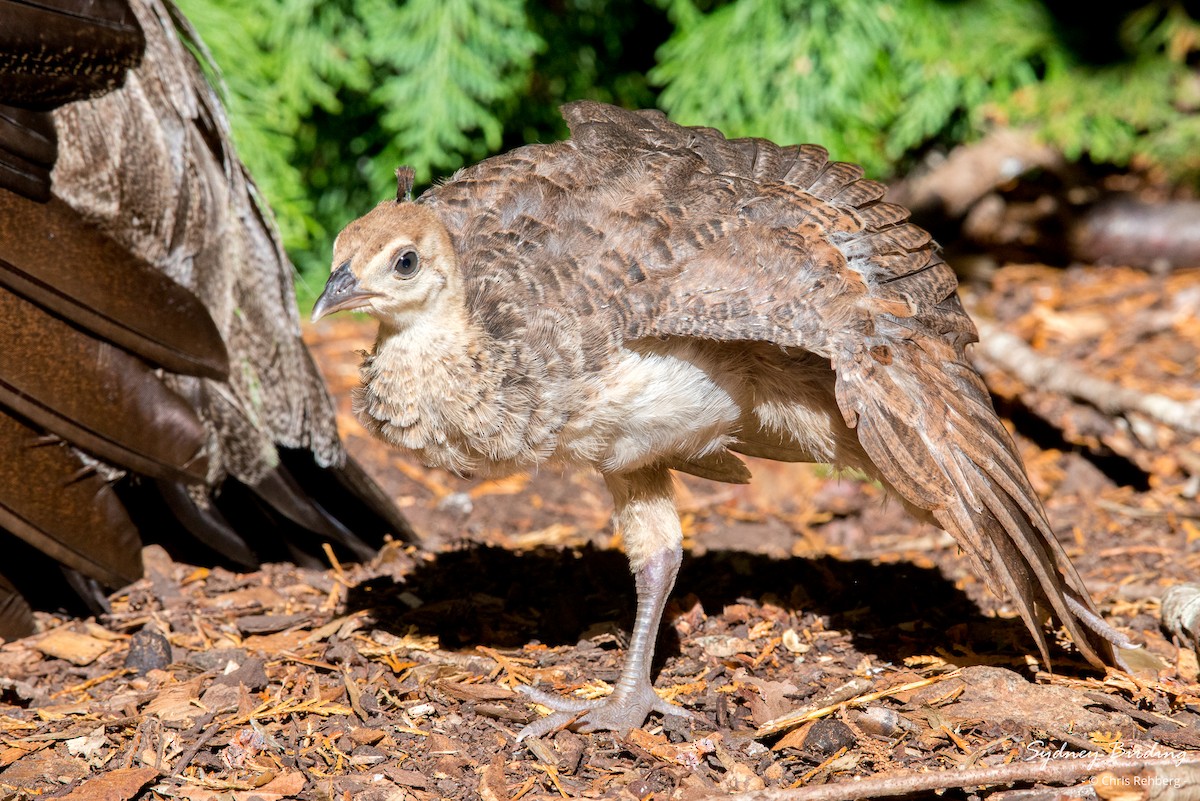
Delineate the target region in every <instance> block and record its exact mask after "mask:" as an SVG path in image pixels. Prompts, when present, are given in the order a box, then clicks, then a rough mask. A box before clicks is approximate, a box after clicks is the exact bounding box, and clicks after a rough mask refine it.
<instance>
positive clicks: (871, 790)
mask: <svg viewBox="0 0 1200 801" xmlns="http://www.w3.org/2000/svg"><path fill="white" fill-rule="evenodd" d="M1182 765H1200V761H1197V760H1176V759H1119V758H1105V757H1099V756H1096V757H1093V756H1089V757H1086V758H1083V759H1076V760H1070V761H1059V762H1051V761H1042V762H1013V763H1010V764H1008V765H997V766H996V767H991V768H971V769H969V770H942V771H936V772H933V773H915V772H904V773H893V774H890V775H886V776H878V777H875V778H871V779H860V780H850V781H844V782H838V783H837V784H823V785H820V786H818V787H800V788H796V789H770V790H756V791H754V792H750V793H736V794H734V795H710V796H704V798H712V799H717V798H721V799H724V801H857V800H858V799H872V798H894V797H896V796H902V795H911V794H914V793H928V792H931V791H934V790H949V789H951V788H966V787H981V786H987V785H999V784H1013V783H1016V782H1040V783H1053V784H1067V783H1069V782H1078V781H1080V780H1082V779H1086V778H1088V777H1090V776H1094V775H1096V774H1098V773H1103V772H1105V771H1112V770H1121V771H1140V770H1144V769H1146V768H1151V767H1157V766H1182Z"/></svg>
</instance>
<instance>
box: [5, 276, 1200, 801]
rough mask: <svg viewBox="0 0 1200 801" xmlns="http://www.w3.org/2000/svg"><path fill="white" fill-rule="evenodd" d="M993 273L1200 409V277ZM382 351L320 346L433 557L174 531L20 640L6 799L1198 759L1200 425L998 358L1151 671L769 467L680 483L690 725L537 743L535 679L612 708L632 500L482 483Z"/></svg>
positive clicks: (958, 562)
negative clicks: (384, 426)
mask: <svg viewBox="0 0 1200 801" xmlns="http://www.w3.org/2000/svg"><path fill="white" fill-rule="evenodd" d="M994 286H995V289H993V290H991V291H989V292H987V293H983V292H975V293H974V294H973V295H972V297H971V298H970V299H969V300H970V301H971V303H972V305H973V307H974V308H975V309H976V310H977V311H978V312H980V313H982V314H986V315H988V316H989V317H991V318H992V319H995V320H997V321H998V322H999V323H1000V324H1002V325H1003V326H1004V327H1005V329H1007V330H1009V331H1012V332H1014V333H1017V334H1018V335H1020V336H1022V337H1023V338H1025V339H1026V340H1027V341H1029V342H1031V343H1032V344H1033V345H1034V346H1035V347H1036V348H1038V349H1039V352H1042V353H1045V354H1048V355H1050V356H1052V357H1053V358H1061V359H1064V360H1069V361H1070V363H1072V364H1076V365H1083V366H1084V367H1085V368H1086V369H1088V370H1090V371H1092V372H1093V373H1094V374H1096V375H1097V376H1100V377H1102V378H1105V379H1106V380H1112V381H1114V382H1121V383H1124V384H1126V385H1129V386H1137V387H1144V388H1146V389H1147V391H1159V392H1162V393H1164V394H1167V395H1169V396H1171V397H1175V398H1178V399H1180V400H1185V401H1186V400H1188V399H1189V398H1191V399H1194V398H1196V397H1197V393H1196V389H1197V375H1200V328H1198V326H1197V324H1196V322H1195V319H1196V318H1195V316H1194V315H1191V316H1189V315H1187V314H1176V315H1175V316H1173V317H1172V316H1170V315H1169V314H1168V315H1167V316H1164V315H1163V314H1158V315H1157V316H1155V313H1156V312H1164V313H1167V312H1171V310H1172V308H1173V307H1172V306H1171V304H1172V302H1174V301H1173V299H1178V298H1179V297H1180V293H1184V294H1183V297H1185V298H1186V297H1189V296H1188V295H1186V293H1187V292H1191V293H1193V295H1192V296H1191V297H1195V296H1196V294H1197V293H1200V274H1198V273H1196V272H1191V273H1184V272H1180V273H1176V274H1174V275H1172V276H1169V277H1167V278H1161V277H1154V276H1148V275H1147V274H1144V273H1135V272H1133V271H1125V272H1121V271H1112V270H1108V271H1105V270H1101V269H1100V268H1095V269H1092V270H1073V271H1057V270H1049V269H1046V268H1033V267H1029V268H1023V267H1013V268H1005V269H1003V270H1001V271H1000V273H999V275H998V276H997V279H996V281H995V283H994ZM1130 320H1136V321H1139V322H1136V324H1130V323H1129V321H1130ZM372 337H373V326H372V325H371V324H370V323H369V322H366V321H363V320H354V319H345V320H335V321H331V322H329V323H328V324H326V323H322V325H321V326H320V327H319V328H317V329H313V330H309V331H308V332H307V338H308V340H309V342H310V345H311V347H312V350H313V352H314V355H315V356H316V358H317V360H318V363H319V364H320V366H321V367H322V369H323V371H324V372H325V375H326V376H327V378H328V380H329V383H330V386H331V389H332V390H333V392H334V394H335V395H336V397H337V398H338V399H339V403H340V409H341V412H340V416H339V423H340V425H341V427H342V431H343V434H344V436H345V439H346V442H347V445H348V447H349V449H350V451H351V452H352V453H353V454H354V455H355V456H356V458H358V459H359V460H361V461H362V462H363V463H364V464H365V465H366V467H367V468H368V470H369V471H370V472H371V473H372V474H373V475H374V476H375V477H376V478H377V479H378V480H379V482H380V483H381V485H382V486H383V487H384V489H385V490H386V491H387V492H388V493H389V494H391V495H392V496H393V497H394V498H396V500H397V502H398V503H399V504H400V506H401V507H402V508H403V509H404V511H405V513H406V514H407V515H408V516H409V518H410V519H411V521H412V522H413V525H414V526H415V528H416V529H417V530H418V531H419V532H420V533H421V534H422V536H423V540H422V542H421V543H420V545H419V546H414V545H408V544H404V543H392V544H391V545H389V546H388V547H387V548H385V549H384V550H383V552H382V553H381V554H380V555H379V557H378V558H377V559H375V560H374V561H373V562H372V563H371V564H368V565H348V564H347V565H342V564H332V565H331V566H330V568H329V569H328V570H325V571H314V570H302V569H298V568H296V567H294V566H290V565H271V566H268V567H267V568H266V569H264V570H262V571H260V572H256V573H250V574H234V573H231V572H228V571H225V570H221V569H206V568H197V567H192V566H189V565H185V564H180V563H177V562H174V561H172V560H171V558H170V557H169V556H167V554H166V553H165V552H164V551H162V550H161V549H158V548H151V549H148V551H147V553H146V562H147V577H146V578H145V579H143V580H142V581H140V582H138V583H137V584H135V585H133V586H131V587H129V588H128V589H126V590H125V591H123V592H121V593H119V594H117V595H116V596H114V598H113V602H112V605H113V612H112V614H111V615H109V616H106V617H104V618H101V619H98V620H88V621H80V620H68V619H60V618H57V617H55V616H52V615H43V616H42V617H41V618H40V623H41V628H42V632H41V633H40V634H38V635H35V636H33V637H30V638H27V639H25V640H21V641H17V642H12V643H7V644H5V645H4V646H3V647H2V648H0V676H3V677H4V678H3V679H0V692H2V695H0V790H2V791H3V793H4V795H5V797H12V798H18V797H32V796H34V795H67V794H69V795H68V797H70V798H74V799H89V798H95V799H100V798H106V799H122V798H146V799H149V798H165V797H177V798H186V799H210V798H212V799H216V798H222V799H250V798H252V797H259V798H264V799H269V798H284V797H300V798H311V799H318V798H320V799H325V798H334V797H336V798H355V799H376V798H378V799H419V800H420V801H424V799H438V798H448V799H460V798H462V799H465V798H472V799H473V798H483V799H486V801H493V799H505V801H508V800H509V799H516V798H527V799H533V798H540V797H574V796H581V797H597V798H629V799H634V798H636V799H647V798H654V799H667V798H678V799H693V798H701V797H705V796H709V795H715V796H720V795H724V794H727V793H735V792H747V791H758V790H763V791H773V790H780V791H782V790H785V789H787V788H794V789H796V790H797V792H803V791H805V790H809V789H811V788H820V787H822V786H829V787H836V786H837V785H841V784H844V783H845V782H847V781H850V780H852V779H855V778H868V777H875V778H879V777H887V776H895V775H897V774H896V772H908V771H924V772H932V771H939V772H940V771H951V770H965V769H977V768H978V769H984V768H995V769H998V770H1002V771H1003V770H1005V769H1011V770H1012V775H1013V776H1017V775H1018V773H1019V769H1021V768H1022V767H1023V766H1028V765H1036V764H1038V763H1039V761H1040V762H1041V763H1042V764H1046V763H1050V762H1054V763H1057V764H1060V765H1066V764H1067V761H1068V754H1073V755H1076V756H1082V755H1088V754H1090V755H1094V757H1095V758H1096V759H1099V760H1100V761H1101V764H1102V765H1108V766H1112V767H1114V769H1115V767H1116V766H1119V764H1120V759H1118V758H1119V757H1120V758H1129V757H1134V758H1138V757H1144V756H1151V757H1153V756H1158V757H1164V756H1165V757H1167V759H1168V761H1170V760H1172V759H1179V760H1195V759H1198V758H1200V733H1198V732H1200V684H1198V680H1200V679H1198V675H1197V674H1198V669H1197V659H1196V652H1195V650H1194V649H1193V648H1191V647H1190V645H1189V644H1187V643H1180V642H1177V641H1173V640H1172V639H1171V638H1170V635H1167V634H1165V633H1164V632H1163V631H1162V629H1161V628H1160V620H1159V599H1160V597H1161V595H1162V593H1163V592H1164V590H1165V589H1166V588H1167V587H1168V586H1171V585H1174V584H1179V583H1184V582H1196V581H1197V577H1198V576H1200V503H1198V502H1197V500H1196V487H1195V486H1194V484H1195V483H1196V482H1195V479H1194V476H1196V475H1197V474H1200V469H1197V467H1196V465H1200V461H1196V460H1197V459H1200V456H1198V454H1200V448H1198V447H1197V444H1196V438H1195V437H1192V436H1188V435H1184V434H1180V433H1179V432H1176V431H1172V430H1170V429H1169V428H1167V427H1163V426H1161V425H1159V424H1156V423H1155V422H1154V421H1146V420H1139V419H1138V417H1137V415H1128V416H1126V417H1125V418H1123V419H1124V422H1122V421H1121V420H1122V418H1113V416H1111V415H1099V417H1097V415H1098V414H1099V413H1098V412H1096V411H1095V409H1090V408H1089V407H1087V405H1086V404H1082V403H1080V402H1079V401H1078V400H1077V399H1069V398H1067V399H1064V398H1055V397H1049V396H1043V395H1039V394H1038V393H1037V391H1036V389H1034V388H1029V387H1023V386H1020V385H1019V384H1018V383H1016V382H1015V381H1014V380H1013V379H1012V378H1011V377H1006V376H1005V375H1003V374H1002V373H1001V372H996V371H988V374H987V377H988V380H989V382H990V386H992V388H993V391H994V392H995V393H996V396H997V400H998V402H999V403H1000V405H1001V408H1002V410H1003V411H1004V412H1005V414H1006V415H1007V416H1009V417H1010V418H1011V419H1012V420H1014V421H1015V429H1016V431H1017V434H1018V441H1019V444H1020V447H1021V450H1022V453H1023V456H1024V458H1025V460H1026V463H1027V465H1028V467H1029V470H1030V474H1031V477H1032V479H1033V481H1034V485H1035V487H1036V488H1037V489H1038V491H1039V493H1040V494H1041V495H1042V496H1043V498H1044V499H1045V501H1046V508H1047V512H1048V514H1049V517H1050V521H1051V523H1052V524H1053V526H1054V528H1055V531H1056V532H1057V533H1058V534H1059V536H1060V538H1061V540H1062V542H1063V544H1064V546H1065V547H1066V549H1067V551H1068V553H1069V554H1070V556H1071V558H1072V559H1073V560H1074V562H1075V564H1076V566H1077V567H1078V568H1079V571H1080V573H1081V574H1082V576H1083V578H1084V580H1085V582H1086V583H1087V585H1088V587H1089V588H1090V590H1091V593H1092V595H1093V597H1094V598H1095V600H1096V602H1097V604H1098V605H1099V607H1100V609H1101V610H1102V612H1103V614H1104V616H1105V617H1106V618H1107V619H1108V620H1110V621H1111V622H1112V623H1113V624H1114V625H1116V626H1118V627H1119V628H1121V630H1122V631H1125V632H1126V633H1128V634H1129V635H1130V636H1131V637H1133V638H1134V639H1135V640H1138V641H1139V642H1144V644H1145V647H1144V649H1143V650H1142V653H1141V655H1140V656H1139V657H1138V659H1139V662H1138V666H1137V669H1136V670H1134V671H1133V672H1130V673H1126V672H1121V671H1111V672H1109V673H1107V674H1106V675H1102V674H1100V673H1099V672H1098V671H1096V670H1095V669H1093V668H1091V667H1089V666H1088V665H1086V663H1084V662H1083V661H1082V660H1081V659H1080V658H1079V657H1078V656H1077V654H1076V653H1075V652H1074V650H1073V648H1072V646H1071V645H1070V643H1069V642H1067V641H1066V639H1065V637H1064V636H1062V635H1057V636H1054V637H1052V638H1051V639H1052V640H1053V641H1055V642H1056V645H1055V647H1054V651H1053V653H1052V658H1053V662H1052V664H1050V665H1047V664H1043V663H1042V661H1041V659H1040V657H1038V656H1037V652H1036V649H1035V648H1034V644H1033V641H1032V639H1031V637H1030V636H1029V634H1028V633H1027V632H1026V631H1025V628H1024V626H1023V624H1022V623H1021V621H1020V620H1019V619H1018V618H1017V617H1016V615H1015V612H1014V611H1013V609H1012V607H1011V606H1009V605H1008V604H1007V603H1005V602H1003V601H1002V600H999V599H997V598H996V597H995V596H993V595H992V594H991V593H990V592H989V591H988V590H987V589H986V588H985V587H984V585H983V583H982V581H981V580H980V579H979V578H978V577H976V576H974V575H973V574H971V573H970V572H969V571H968V569H967V566H966V563H965V560H964V559H963V558H962V557H961V555H960V554H958V552H957V549H956V547H955V546H954V543H953V542H952V541H951V539H950V538H949V536H948V535H945V534H943V533H942V532H940V531H937V530H935V529H932V528H930V527H927V526H924V525H921V524H917V523H915V522H913V521H912V520H911V519H910V518H909V517H908V516H907V515H906V514H905V512H904V510H903V508H902V507H901V505H900V504H898V503H895V502H890V503H889V502H887V501H886V499H884V498H883V497H882V492H881V491H880V490H879V489H878V488H877V487H876V486H873V485H872V484H870V483H864V482H862V481H859V480H856V479H855V478H853V477H849V476H835V475H831V474H830V473H829V471H828V470H827V469H825V468H822V467H814V466H806V465H782V464H776V463H769V462H762V461H753V462H752V463H751V469H752V470H753V472H754V474H755V480H754V481H753V482H752V483H751V484H749V485H745V486H727V485H718V484H713V483H710V482H706V481H703V480H700V479H692V478H690V477H683V478H682V479H681V487H682V489H681V493H680V507H681V510H682V512H683V520H684V531H685V549H686V556H685V561H684V565H683V569H682V571H681V573H680V576H679V581H678V584H677V587H676V591H675V593H674V595H673V598H672V601H671V604H670V606H669V608H668V611H667V615H666V622H665V624H664V627H663V630H662V636H661V637H660V640H659V650H658V655H657V658H656V686H657V688H658V689H659V691H660V693H662V694H663V695H665V696H666V697H667V698H668V699H669V700H671V701H673V702H674V703H676V704H678V705H680V706H681V707H683V708H684V709H686V710H687V711H688V712H689V713H691V716H692V717H691V718H678V717H669V718H666V719H664V718H661V717H659V716H657V715H655V716H652V718H651V719H650V720H649V721H648V722H647V724H646V726H645V727H644V728H643V729H640V730H635V731H634V732H631V733H630V735H629V736H628V737H620V736H618V735H615V734H612V733H599V734H576V733H572V732H569V731H562V732H559V733H557V734H554V735H552V736H548V737H545V738H542V739H540V740H533V741H527V742H525V743H522V744H520V745H518V744H517V743H515V739H514V738H515V734H516V732H517V731H518V730H519V729H520V727H521V726H522V725H524V724H525V723H526V722H528V721H530V720H533V719H534V718H536V717H537V716H538V715H539V710H537V709H536V708H534V707H533V706H532V705H531V704H529V703H527V702H526V701H525V700H524V699H523V698H522V697H521V696H518V695H517V694H516V693H515V692H514V691H513V688H514V687H515V686H516V685H518V684H525V683H532V684H536V685H538V686H540V687H543V688H545V689H550V690H553V691H557V692H577V693H580V694H583V695H585V696H588V697H596V696H599V695H602V694H603V693H604V692H606V691H607V690H608V689H609V686H610V685H611V683H612V682H613V681H614V680H615V678H616V675H617V671H618V668H619V665H620V659H621V657H622V655H623V647H624V645H625V637H626V634H627V632H628V630H629V627H630V624H631V621H632V616H633V603H634V595H633V586H632V579H631V577H630V575H629V571H628V569H627V567H626V563H625V560H624V557H623V555H622V554H621V553H620V551H619V544H618V543H617V541H616V540H615V538H614V535H613V531H612V527H611V524H610V522H609V514H610V507H609V500H608V498H607V494H606V492H605V489H604V486H603V483H602V482H601V481H600V480H599V478H598V477H596V476H591V475H584V474H568V475H558V474H555V473H552V472H541V473H539V474H537V475H534V476H529V477H518V478H513V479H506V480H503V481H491V482H487V481H467V480H462V479H458V478H455V477H452V476H449V475H447V474H444V473H441V472H437V471H433V470H427V469H425V468H423V467H421V466H420V465H418V464H416V463H414V462H413V461H411V460H410V459H408V458H407V457H405V456H404V455H402V454H400V453H397V452H395V451H393V450H390V449H388V448H386V447H385V446H383V445H381V444H379V443H377V442H375V441H373V440H371V439H370V438H369V437H368V436H367V435H366V434H365V433H364V432H363V431H362V430H361V428H359V427H358V424H357V423H356V422H355V421H354V419H353V417H352V415H351V413H350V409H349V394H350V389H351V388H352V387H353V386H354V385H355V384H356V383H357V357H356V356H354V355H353V353H352V351H354V350H356V349H363V348H367V347H369V346H370V342H371V339H372ZM1088 415H1090V417H1088ZM1088 420H1090V421H1091V422H1090V423H1088V422H1087V421H1088ZM1102 423H1103V425H1102ZM154 631H157V632H159V634H154V633H153V632H154ZM131 654H132V657H131V656H130V655H131ZM127 661H128V662H129V664H130V665H131V666H127ZM543 711H544V710H543ZM1105 760H1108V761H1107V762H1105ZM1068 767H1069V766H1068ZM1185 768H1187V766H1186V765H1185V766H1183V768H1180V769H1181V770H1182V769H1185ZM1064 769H1065V768H1064ZM903 775H908V774H907V773H904V774H903ZM1089 776H1090V774H1080V775H1079V776H1078V777H1075V778H1073V779H1068V780H1066V782H1065V783H1068V784H1071V783H1079V782H1083V781H1086V780H1087V778H1088V777H1089ZM846 786H847V787H853V786H851V785H846ZM1018 786H1020V787H1029V786H1030V781H1029V780H1024V781H1023V782H1022V783H1020V784H1019V785H1018ZM1007 790H1008V786H1007V785H1006V783H1004V782H994V783H992V784H990V785H988V786H986V787H979V786H972V787H967V788H966V789H962V788H959V789H950V790H949V791H947V792H946V793H945V794H944V795H943V797H951V798H966V797H968V796H970V797H984V796H987V795H989V794H997V793H1000V792H1005V791H1007ZM847 792H848V794H847V795H845V796H844V797H855V796H854V794H853V793H854V791H853V789H851V790H848V791H847ZM761 797H762V798H766V797H767V796H761ZM772 797H774V798H783V797H785V796H783V795H777V796H772ZM794 797H797V798H802V797H804V796H800V795H795V796H794ZM997 797H999V796H997ZM1047 797H1049V796H1047ZM1105 797H1108V796H1105Z"/></svg>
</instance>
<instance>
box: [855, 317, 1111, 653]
mask: <svg viewBox="0 0 1200 801" xmlns="http://www.w3.org/2000/svg"><path fill="white" fill-rule="evenodd" d="M888 340H889V341H887V342H886V343H884V342H882V341H881V343H880V344H876V345H874V346H870V345H868V346H865V347H863V348H862V349H860V350H858V351H857V352H855V353H853V354H852V355H848V356H846V357H845V358H844V359H843V360H842V361H841V362H840V363H838V364H836V365H835V367H836V370H837V374H838V379H837V399H838V405H839V406H840V407H841V410H842V413H843V415H844V416H845V418H846V422H847V423H848V424H849V425H850V426H852V427H854V428H855V429H856V430H857V433H858V437H859V440H860V441H861V443H862V446H863V448H864V449H865V451H866V453H867V455H868V456H869V457H870V459H871V461H872V462H874V466H875V467H876V469H877V472H878V474H879V475H880V477H881V478H883V479H884V480H886V481H887V482H888V483H890V484H891V486H892V487H893V488H895V490H896V491H897V492H898V493H899V494H900V495H901V496H902V497H903V498H904V499H905V500H906V501H908V502H909V503H911V504H912V505H914V506H917V507H919V508H921V509H925V510H928V512H929V513H930V514H931V515H932V517H933V519H934V520H935V521H936V522H937V523H938V525H940V526H941V527H942V528H944V529H945V530H946V531H948V532H950V534H951V535H952V536H953V537H954V539H955V540H956V541H957V542H958V544H959V546H960V547H961V548H962V549H963V551H965V552H966V554H967V557H968V559H969V560H970V562H971V564H972V567H973V568H974V569H975V571H976V572H977V574H978V575H981V576H983V577H984V578H985V579H986V580H987V581H988V583H989V585H991V587H992V589H993V591H996V592H997V593H999V594H1001V595H1007V596H1008V597H1009V598H1010V599H1011V600H1012V603H1013V604H1014V605H1015V606H1016V607H1017V610H1018V611H1019V613H1020V615H1021V618H1022V619H1023V620H1024V621H1025V625H1026V626H1028V627H1029V630H1030V632H1031V633H1032V634H1033V636H1034V639H1035V640H1036V641H1037V644H1038V649H1039V651H1040V652H1041V654H1042V658H1043V659H1045V660H1047V661H1049V649H1048V647H1047V643H1046V637H1045V634H1044V632H1043V629H1042V622H1043V620H1042V618H1043V616H1044V615H1045V613H1046V612H1051V613H1053V615H1054V616H1055V617H1056V618H1057V619H1058V620H1060V621H1061V622H1062V624H1063V625H1064V626H1065V627H1066V629H1067V631H1068V632H1069V633H1070V635H1071V638H1072V639H1073V640H1074V642H1075V644H1076V645H1077V646H1078V648H1079V651H1080V653H1081V654H1082V655H1083V656H1084V657H1085V658H1086V659H1087V660H1088V661H1089V662H1091V663H1092V664H1093V665H1096V666H1097V667H1102V666H1104V665H1106V664H1108V665H1111V664H1114V654H1113V649H1112V646H1111V645H1110V641H1109V640H1110V639H1111V638H1112V637H1119V635H1117V633H1116V632H1114V631H1112V630H1110V629H1109V630H1107V631H1106V632H1105V634H1106V635H1108V636H1102V635H1101V634H1100V633H1097V630H1098V629H1101V630H1104V629H1107V627H1106V624H1104V623H1103V621H1101V619H1100V618H1099V615H1097V614H1096V613H1095V608H1094V606H1093V604H1092V602H1091V599H1090V598H1089V597H1088V594H1087V592H1086V590H1085V589H1084V586H1083V582H1082V580H1081V579H1080V578H1079V574H1078V573H1077V572H1076V571H1075V568H1074V567H1073V566H1072V565H1071V563H1070V561H1069V560H1068V558H1067V555H1066V553H1065V552H1064V551H1063V548H1062V546H1061V545H1060V544H1059V543H1058V541H1057V540H1056V539H1055V537H1054V532H1053V531H1052V530H1051V529H1050V524H1049V523H1048V522H1047V520H1046V516H1045V512H1044V511H1043V509H1042V505H1041V502H1040V501H1039V500H1038V497H1037V495H1036V494H1035V493H1034V490H1033V487H1031V486H1030V484H1029V479H1028V477H1027V476H1026V474H1025V469H1024V467H1023V465H1022V463H1021V460H1020V456H1019V455H1018V454H1017V450H1016V447H1015V445H1014V443H1013V441H1012V438H1011V437H1010V436H1009V434H1008V431H1006V430H1005V428H1004V426H1003V424H1002V423H1001V422H1000V419H999V418H998V417H997V416H996V413H995V411H994V410H993V408H992V404H991V400H990V398H989V396H988V393H987V390H986V389H985V387H984V385H983V382H982V381H981V380H980V378H979V375H978V374H977V373H976V372H975V371H974V370H973V369H972V368H971V367H970V366H969V365H967V364H965V363H963V360H962V355H961V354H962V351H961V349H959V348H956V347H954V346H953V345H951V344H950V343H948V342H946V341H945V340H942V339H939V338H935V337H922V338H920V344H917V341H914V340H912V339H904V338H902V337H889V338H888Z"/></svg>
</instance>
